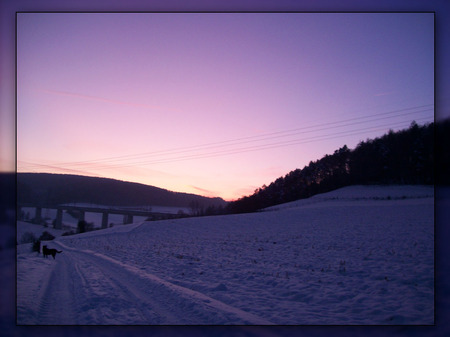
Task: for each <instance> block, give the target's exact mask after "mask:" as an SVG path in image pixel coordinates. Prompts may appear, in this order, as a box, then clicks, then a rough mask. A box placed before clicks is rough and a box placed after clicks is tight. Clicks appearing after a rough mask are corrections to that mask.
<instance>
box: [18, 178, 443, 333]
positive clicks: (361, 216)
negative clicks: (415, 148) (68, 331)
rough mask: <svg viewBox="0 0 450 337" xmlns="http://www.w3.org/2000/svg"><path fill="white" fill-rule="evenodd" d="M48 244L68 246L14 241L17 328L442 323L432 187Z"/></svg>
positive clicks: (357, 191) (353, 191) (324, 198)
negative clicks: (44, 251)
mask: <svg viewBox="0 0 450 337" xmlns="http://www.w3.org/2000/svg"><path fill="white" fill-rule="evenodd" d="M26 226H28V227H29V226H35V228H34V229H36V228H39V227H41V226H37V225H30V224H26V223H23V222H19V223H18V233H19V232H20V233H22V232H23V231H24V230H25V231H27V230H29V228H25V227H26ZM41 229H42V231H43V230H48V229H47V228H44V227H41ZM56 234H57V233H56ZM18 238H20V237H19V236H18ZM48 246H49V247H51V248H57V249H60V250H62V251H63V252H62V253H60V254H58V255H57V256H56V259H55V260H53V259H52V258H51V257H50V258H49V259H45V258H43V257H42V255H41V254H37V253H32V252H31V247H30V244H22V245H19V246H18V250H17V253H18V255H17V323H18V324H25V325H28V324H43V325H46V324H83V325H89V324H106V325H110V324H125V325H133V324H151V325H158V324H165V325H166V324H169V325H171V324H181V325H189V324H195V325H203V324H215V325H222V324H245V325H247V324H250V325H266V324H288V325H309V324H318V325H324V324H338V325H342V324H343V325H348V324H364V325H367V324H377V325H378V324H383V325H385V324H388V325H389V324H420V325H424V324H425V325H427V324H433V323H434V198H433V188H432V187H421V186H415V187H408V186H387V187H363V186H354V187H348V188H344V189H341V190H338V191H333V192H330V193H327V194H322V195H320V196H315V197H313V198H310V199H307V200H302V201H298V202H294V203H290V204H285V205H280V206H277V207H275V208H272V209H271V210H270V211H265V212H260V213H253V214H241V215H229V216H215V217H201V218H186V219H178V220H166V221H159V222H143V223H136V224H132V225H127V226H115V227H113V228H109V229H105V230H101V231H94V232H90V233H84V234H80V235H75V236H65V237H58V238H57V239H56V240H54V241H51V242H49V243H48Z"/></svg>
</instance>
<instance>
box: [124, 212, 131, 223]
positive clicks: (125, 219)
mask: <svg viewBox="0 0 450 337" xmlns="http://www.w3.org/2000/svg"><path fill="white" fill-rule="evenodd" d="M123 223H124V225H128V224H130V223H133V214H124V216H123Z"/></svg>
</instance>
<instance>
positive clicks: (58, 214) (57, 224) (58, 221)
mask: <svg viewBox="0 0 450 337" xmlns="http://www.w3.org/2000/svg"><path fill="white" fill-rule="evenodd" d="M62 217H63V210H62V209H61V208H58V209H57V210H56V221H55V229H61V228H62Z"/></svg>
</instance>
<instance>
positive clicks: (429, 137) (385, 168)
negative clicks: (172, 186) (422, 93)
mask: <svg viewBox="0 0 450 337" xmlns="http://www.w3.org/2000/svg"><path fill="white" fill-rule="evenodd" d="M449 135H450V120H446V121H444V122H440V123H438V124H437V125H436V127H435V123H430V124H425V125H423V126H419V125H418V124H417V123H415V122H412V123H411V125H410V127H409V128H408V129H405V130H401V131H397V132H394V131H392V130H390V131H389V132H388V133H387V134H385V135H383V136H381V137H379V138H375V139H367V140H365V141H361V142H359V144H358V145H357V146H356V148H355V149H353V150H351V149H349V148H348V147H347V146H346V145H344V146H343V147H341V148H340V149H337V150H336V151H334V153H333V154H330V155H325V156H324V157H322V158H321V159H319V160H316V161H311V162H310V163H309V164H308V165H306V166H305V167H304V168H303V169H296V170H293V171H291V172H289V173H288V174H286V175H285V176H284V177H279V178H278V179H276V180H275V181H274V182H272V183H271V184H270V185H269V186H266V185H264V186H262V187H260V188H258V189H256V190H255V192H254V193H253V194H252V195H250V196H246V197H243V198H240V199H238V200H236V201H233V202H231V203H229V204H228V208H227V211H228V212H229V213H246V212H254V211H257V210H260V209H262V208H265V207H269V206H273V205H277V204H281V203H286V202H290V201H294V200H298V199H303V198H308V197H311V196H313V195H315V194H318V193H324V192H329V191H332V190H334V189H337V188H340V187H344V186H348V185H368V184H413V185H415V184H424V185H433V184H435V183H439V184H449V179H448V177H447V176H448V175H447V172H449V171H448V169H449V167H450V166H449V155H448V151H446V146H447V145H446V144H449V143H450V142H449ZM435 142H436V144H437V145H438V146H435ZM435 147H436V148H435ZM435 150H436V151H437V152H438V155H439V158H438V162H437V163H436V165H437V166H438V167H439V170H438V171H437V172H436V173H437V174H435V161H436V157H435Z"/></svg>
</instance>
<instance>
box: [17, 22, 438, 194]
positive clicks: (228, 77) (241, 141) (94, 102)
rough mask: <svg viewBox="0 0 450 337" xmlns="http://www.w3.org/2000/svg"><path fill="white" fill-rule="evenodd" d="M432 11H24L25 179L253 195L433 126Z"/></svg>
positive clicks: (21, 129) (20, 95) (20, 76)
mask: <svg viewBox="0 0 450 337" xmlns="http://www.w3.org/2000/svg"><path fill="white" fill-rule="evenodd" d="M434 50H435V49H434V15H433V14H432V13H348V14H344V13H327V14H325V13H315V14H314V13H114V14H113V13H109V14H108V13H96V14H95V13H19V14H18V15H17V171H18V172H50V173H68V174H81V175H90V176H101V177H108V178H114V179H120V180H126V181H133V182H139V183H143V184H149V185H154V186H157V187H161V188H166V189H169V190H173V191H179V192H189V193H196V194H201V195H206V196H220V197H222V198H224V199H226V200H232V199H236V198H238V197H241V196H243V195H248V194H251V193H253V191H254V190H255V189H256V188H258V187H261V186H262V185H263V184H269V183H270V182H272V181H274V180H275V179H276V178H278V177H280V176H284V175H285V174H287V173H288V172H289V171H291V170H294V169H296V168H303V167H304V166H305V165H308V163H309V162H310V161H311V160H317V159H320V158H321V157H322V156H323V155H325V154H332V153H333V152H334V150H336V149H338V148H339V147H342V146H343V145H344V144H346V145H347V146H348V147H349V148H354V147H355V146H356V145H357V144H358V142H359V141H361V140H365V139H367V138H374V137H377V136H381V135H383V134H384V133H386V132H387V131H388V130H389V129H393V130H398V129H403V128H406V127H408V126H409V125H410V124H411V122H412V121H413V120H415V121H417V123H418V124H423V123H426V122H432V121H433V119H434V105H433V103H434V89H435V88H434Z"/></svg>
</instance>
